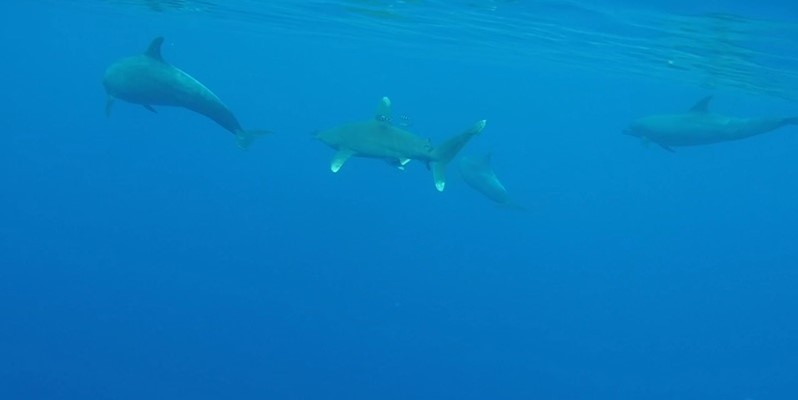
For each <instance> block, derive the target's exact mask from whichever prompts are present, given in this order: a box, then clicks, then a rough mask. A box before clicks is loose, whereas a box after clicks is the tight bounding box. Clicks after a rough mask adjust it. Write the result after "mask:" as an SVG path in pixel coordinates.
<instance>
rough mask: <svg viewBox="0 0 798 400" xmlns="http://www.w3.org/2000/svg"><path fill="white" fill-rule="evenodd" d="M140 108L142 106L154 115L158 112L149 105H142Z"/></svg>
mask: <svg viewBox="0 0 798 400" xmlns="http://www.w3.org/2000/svg"><path fill="white" fill-rule="evenodd" d="M142 106H144V108H146V109H147V110H149V111H152V112H154V113H157V112H158V110H156V109H154V108H152V106H151V105H149V104H142Z"/></svg>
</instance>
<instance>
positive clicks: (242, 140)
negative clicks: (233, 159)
mask: <svg viewBox="0 0 798 400" xmlns="http://www.w3.org/2000/svg"><path fill="white" fill-rule="evenodd" d="M271 133H272V132H271V131H244V130H241V131H238V132H236V145H238V147H239V148H240V149H242V150H246V149H248V148H249V146H251V145H252V142H254V141H255V139H256V138H258V137H260V136H264V135H268V134H271Z"/></svg>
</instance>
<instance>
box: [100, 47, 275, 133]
mask: <svg viewBox="0 0 798 400" xmlns="http://www.w3.org/2000/svg"><path fill="white" fill-rule="evenodd" d="M163 41H164V39H163V37H157V38H155V39H153V41H152V42H151V43H150V46H149V47H148V48H147V51H146V52H145V53H144V54H140V55H137V56H132V57H127V58H123V59H121V60H119V61H117V62H115V63H114V64H112V65H111V66H110V67H108V69H107V70H106V71H105V77H104V78H103V86H105V91H106V93H108V101H107V103H106V106H105V113H106V115H110V114H111V107H112V105H113V103H114V100H115V99H121V100H124V101H127V102H129V103H133V104H140V105H142V106H144V108H146V109H148V110H150V111H152V112H155V109H154V108H153V107H152V106H153V105H162V106H174V107H183V108H187V109H189V110H191V111H194V112H196V113H199V114H202V115H204V116H206V117H208V118H210V119H212V120H213V121H215V122H216V123H217V124H219V125H221V126H222V127H223V128H224V129H226V130H228V131H230V132H231V133H233V134H234V135H236V141H237V143H238V146H239V147H241V148H247V147H249V145H250V144H251V143H252V141H253V139H254V137H255V136H256V135H261V134H264V133H266V132H261V131H245V130H244V129H243V128H241V124H239V122H238V120H237V119H236V117H235V115H233V113H232V111H230V109H229V108H227V106H225V105H224V103H222V100H220V99H219V97H218V96H216V95H215V94H214V93H213V92H211V91H210V89H208V88H207V87H205V85H203V84H202V83H200V81H198V80H196V79H194V77H192V76H191V75H189V74H187V73H185V72H183V71H181V70H180V69H178V68H177V67H175V66H173V65H171V64H169V63H167V62H166V61H164V59H163V57H161V45H162V44H163Z"/></svg>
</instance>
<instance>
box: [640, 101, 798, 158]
mask: <svg viewBox="0 0 798 400" xmlns="http://www.w3.org/2000/svg"><path fill="white" fill-rule="evenodd" d="M711 100H712V96H707V97H705V98H703V99H701V100H700V101H698V103H696V104H695V105H694V106H693V107H692V108H691V109H690V110H689V111H688V112H686V113H682V114H663V115H652V116H648V117H643V118H640V119H638V120H636V121H634V122H633V123H632V124H631V125H630V126H629V128H627V129H626V130H625V131H624V133H625V134H627V135H631V136H635V137H639V138H641V139H643V140H644V141H651V142H654V143H656V144H658V145H660V146H662V148H664V149H665V150H668V151H673V149H672V147H677V146H698V145H704V144H712V143H719V142H727V141H731V140H739V139H745V138H747V137H751V136H755V135H759V134H762V133H767V132H770V131H772V130H775V129H778V128H781V127H782V126H785V125H798V118H795V117H793V118H735V117H728V116H725V115H720V114H715V113H711V112H710V111H709V102H710V101H711Z"/></svg>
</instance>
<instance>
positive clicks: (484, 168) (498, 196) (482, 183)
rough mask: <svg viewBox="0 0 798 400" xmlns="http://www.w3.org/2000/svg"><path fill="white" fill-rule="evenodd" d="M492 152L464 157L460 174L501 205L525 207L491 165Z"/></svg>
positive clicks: (517, 207)
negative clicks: (509, 191)
mask: <svg viewBox="0 0 798 400" xmlns="http://www.w3.org/2000/svg"><path fill="white" fill-rule="evenodd" d="M491 158H492V157H491V154H490V153H488V154H485V155H484V156H482V157H462V158H461V159H460V163H459V165H460V175H462V177H463V180H465V182H466V183H467V184H468V186H470V187H471V188H473V189H474V190H476V191H477V192H479V193H482V194H483V195H484V196H485V197H487V198H488V199H490V200H492V201H494V202H495V203H497V204H498V205H500V206H504V207H508V208H516V209H523V208H522V207H521V206H520V205H518V204H517V203H515V202H514V201H513V200H512V199H511V198H510V195H509V194H508V193H507V189H505V188H504V185H503V184H502V183H501V181H500V180H499V178H498V177H497V176H496V173H495V172H494V171H493V168H492V167H491Z"/></svg>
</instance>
